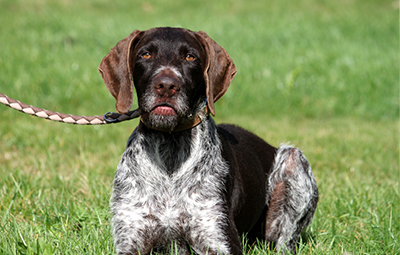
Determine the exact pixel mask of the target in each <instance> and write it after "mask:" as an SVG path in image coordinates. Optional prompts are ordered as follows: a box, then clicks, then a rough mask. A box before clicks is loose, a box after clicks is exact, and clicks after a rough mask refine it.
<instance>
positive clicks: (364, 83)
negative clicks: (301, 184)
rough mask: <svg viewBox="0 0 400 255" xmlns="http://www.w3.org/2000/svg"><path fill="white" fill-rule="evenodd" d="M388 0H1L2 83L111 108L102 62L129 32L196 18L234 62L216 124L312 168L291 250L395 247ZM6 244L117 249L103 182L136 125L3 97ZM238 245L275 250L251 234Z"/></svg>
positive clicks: (50, 100) (395, 123)
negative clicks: (41, 115) (285, 147)
mask: <svg viewBox="0 0 400 255" xmlns="http://www.w3.org/2000/svg"><path fill="white" fill-rule="evenodd" d="M398 15H399V9H398V2H393V1H372V0H363V1H361V0H355V1H345V0H340V1H324V0H320V1H317V0H304V1H289V0H283V1H270V2H263V1H240V0H231V1H212V0H203V1H190V2H189V1H184V0H177V1H173V2H171V1H165V0H164V1H153V0H151V1H147V2H139V1H106V0H100V1H94V0H85V1H79V2H78V1H67V0H62V1H55V0H35V1H26V0H25V1H23V0H2V1H0V22H1V23H2V24H3V25H2V29H1V30H0V42H1V47H0V70H1V71H0V73H1V75H0V92H2V93H5V94H7V95H9V96H11V97H14V98H17V99H19V100H21V101H23V102H26V103H29V104H33V105H36V106H39V107H45V108H48V109H51V110H56V111H60V112H67V113H74V114H83V115H92V114H102V113H105V112H107V111H110V110H112V109H113V107H114V104H115V102H114V99H113V98H112V97H111V96H110V95H109V93H108V91H107V89H106V88H105V86H104V85H103V83H102V80H101V77H100V75H99V74H98V72H97V66H98V64H99V63H100V61H101V59H102V57H104V56H105V54H107V53H108V51H109V49H110V48H111V47H112V46H114V45H115V44H116V43H117V42H118V41H119V40H121V39H122V38H124V37H125V36H127V35H128V34H129V33H130V32H131V31H132V30H134V29H147V28H150V27H154V26H182V27H187V28H190V29H192V30H204V31H206V32H207V33H208V34H209V35H210V36H211V37H212V38H214V39H215V40H216V41H217V42H218V43H220V44H221V45H222V46H223V47H224V48H225V49H226V50H227V51H228V53H229V54H230V56H231V57H232V58H233V60H234V61H235V64H236V66H237V67H238V75H237V76H236V77H235V79H234V81H233V83H232V85H231V88H230V89H229V90H228V92H227V94H226V95H225V96H224V97H223V98H222V99H221V100H220V101H219V102H218V103H217V105H216V113H217V117H216V121H217V122H218V123H221V122H230V123H235V124H239V125H241V126H243V127H245V128H247V129H249V130H251V131H253V132H255V133H257V134H258V135H259V136H261V137H262V138H264V139H265V140H267V141H269V142H270V143H271V144H273V145H276V146H277V145H279V144H280V143H282V142H287V141H290V142H291V143H292V144H294V145H296V146H298V147H300V148H302V149H303V151H304V152H305V154H306V156H307V158H308V160H309V161H310V162H311V165H312V167H313V171H314V175H315V176H316V179H317V183H318V187H319V191H320V202H319V204H318V208H317V211H316V215H315V218H314V220H313V222H312V224H311V226H310V227H309V228H308V229H307V231H306V232H305V233H304V235H303V237H302V240H301V243H300V246H299V251H300V252H299V253H300V254H399V253H400V247H399V245H400V244H399V242H400V237H399V232H400V226H399V222H400V219H399V214H400V213H399V211H400V208H399V182H398V180H399V74H398V72H399V71H398V70H399V50H398V45H399V32H398V31H399V24H398ZM0 117H1V121H0V254H113V253H114V250H113V243H112V236H111V230H110V225H109V222H110V213H109V208H108V203H109V197H110V194H111V182H112V179H113V175H114V172H115V168H116V166H117V164H118V161H119V158H120V156H121V154H122V152H123V150H124V146H125V143H126V140H127V138H128V137H129V135H130V133H131V132H132V130H133V129H134V127H135V126H136V124H137V122H136V121H131V122H129V123H121V124H118V125H110V126H101V127H86V126H71V125H66V124H61V123H54V122H49V121H44V120H40V119H35V118H32V117H30V116H27V115H22V114H21V113H19V112H16V111H13V110H11V109H9V108H7V107H2V106H0ZM245 253H246V254H270V253H271V252H270V251H268V249H266V247H264V246H263V245H261V244H258V245H253V246H251V248H247V249H246V250H245Z"/></svg>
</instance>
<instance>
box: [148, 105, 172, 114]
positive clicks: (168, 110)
mask: <svg viewBox="0 0 400 255" xmlns="http://www.w3.org/2000/svg"><path fill="white" fill-rule="evenodd" d="M153 113H154V114H157V115H175V114H176V113H175V110H174V108H172V107H169V106H157V107H156V108H155V109H154V110H153Z"/></svg>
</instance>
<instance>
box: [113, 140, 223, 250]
mask: <svg viewBox="0 0 400 255" xmlns="http://www.w3.org/2000/svg"><path fill="white" fill-rule="evenodd" d="M163 142H165V141H160V140H157V139H155V138H153V139H149V138H148V137H141V136H140V135H138V136H136V138H135V139H134V141H132V142H131V143H130V144H131V145H130V146H128V148H127V149H126V151H125V153H124V156H123V158H122V160H121V162H120V165H119V167H118V170H117V174H116V176H115V180H114V194H113V198H112V210H113V213H114V219H113V222H114V225H115V224H116V222H117V221H123V222H124V225H131V226H132V225H134V226H135V228H136V229H140V230H143V229H150V230H151V231H150V232H151V233H152V235H154V238H157V239H159V240H161V239H163V238H164V239H165V242H168V241H170V240H172V239H177V238H183V239H187V238H190V237H187V236H182V235H197V234H196V233H195V232H196V229H200V228H203V227H205V228H209V229H213V228H215V226H216V225H221V222H222V221H224V220H225V219H224V215H225V212H224V210H225V207H224V201H223V199H222V198H223V196H222V192H223V185H224V183H223V182H224V180H225V179H226V175H227V174H228V166H227V164H226V163H225V162H224V160H223V159H222V157H221V149H220V144H219V142H218V139H217V140H215V139H214V140H213V139H209V138H206V139H205V138H204V137H203V136H202V135H201V134H197V135H196V136H194V137H192V138H191V139H188V140H185V138H184V137H183V138H182V141H178V143H177V144H178V145H179V146H174V145H173V144H169V145H168V144H166V143H163ZM146 146H147V147H146ZM171 167H173V169H171ZM200 225H201V226H200ZM131 235H132V233H131Z"/></svg>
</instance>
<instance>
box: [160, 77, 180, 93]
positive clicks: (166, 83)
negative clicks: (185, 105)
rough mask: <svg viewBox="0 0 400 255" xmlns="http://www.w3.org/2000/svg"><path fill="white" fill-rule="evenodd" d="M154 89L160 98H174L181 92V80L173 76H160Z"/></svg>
mask: <svg viewBox="0 0 400 255" xmlns="http://www.w3.org/2000/svg"><path fill="white" fill-rule="evenodd" d="M154 89H155V90H156V91H157V94H159V95H160V96H168V97H172V96H173V95H175V94H176V92H178V91H179V89H180V86H179V80H178V79H177V78H175V77H171V76H160V77H158V78H156V79H155V80H154Z"/></svg>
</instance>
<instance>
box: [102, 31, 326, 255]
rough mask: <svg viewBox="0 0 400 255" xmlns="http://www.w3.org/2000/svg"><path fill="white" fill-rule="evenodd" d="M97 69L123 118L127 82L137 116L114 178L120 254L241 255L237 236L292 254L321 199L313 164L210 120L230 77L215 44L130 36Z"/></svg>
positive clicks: (175, 34) (186, 35)
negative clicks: (134, 92)
mask: <svg viewBox="0 0 400 255" xmlns="http://www.w3.org/2000/svg"><path fill="white" fill-rule="evenodd" d="M99 70H100V73H101V75H102V77H103V80H104V82H105V84H106V85H107V88H108V89H109V91H110V92H111V94H112V95H113V96H114V97H115V98H116V100H117V103H116V108H117V110H118V111H119V112H120V113H124V112H127V111H129V110H130V108H131V105H132V97H133V86H132V81H133V84H134V86H135V89H136V93H137V98H138V103H139V111H140V117H141V119H140V124H139V126H138V127H137V128H136V130H135V131H134V132H133V133H132V135H131V137H130V138H129V141H128V143H127V147H126V150H125V152H124V154H123V156H122V159H121V161H120V164H119V166H118V169H117V172H116V174H115V179H114V190H113V195H112V198H111V209H112V213H113V218H112V225H113V235H114V239H115V247H116V251H117V253H118V254H149V253H151V252H160V253H167V252H168V253H171V252H173V253H179V254H190V253H194V254H243V250H242V244H241V235H242V234H247V238H248V239H249V240H251V241H253V240H255V239H256V238H258V239H259V240H264V241H266V242H268V243H269V244H271V245H272V246H274V247H275V248H276V249H278V250H280V251H282V252H285V251H290V252H295V251H296V243H297V241H298V239H299V235H300V233H301V232H302V231H303V230H304V229H305V228H306V227H307V226H308V225H309V223H310V222H311V219H312V217H313V214H314V211H315V208H316V206H317V201H318V190H317V186H316V183H315V179H314V176H313V174H312V172H311V168H310V165H309V164H308V162H307V160H306V158H305V157H304V155H303V154H302V152H301V151H300V150H299V149H296V148H294V147H291V146H287V145H283V146H281V147H279V148H274V147H273V146H271V145H269V144H268V143H266V142H264V141H263V140H262V139H260V138H259V137H257V136H256V135H254V134H252V133H250V132H248V131H246V130H244V129H241V128H239V127H236V126H233V125H218V126H217V125H216V124H215V123H214V121H213V119H212V118H211V116H210V115H209V114H210V113H211V114H212V115H215V109H214V103H215V102H216V101H217V100H218V99H219V98H220V97H221V96H222V95H223V94H224V93H225V92H226V91H227V89H228V87H229V85H230V83H231V80H232V79H233V77H234V76H235V74H236V67H235V65H234V64H233V61H232V60H231V58H230V57H229V56H228V54H227V53H226V51H225V50H224V49H223V48H222V47H221V46H219V45H218V44H217V43H216V42H215V41H213V40H212V39H211V38H210V37H209V36H208V35H207V34H206V33H204V32H192V31H190V30H186V29H181V28H168V27H166V28H154V29H150V30H147V31H134V32H132V33H131V34H130V35H129V36H128V37H126V38H125V39H123V40H122V41H120V42H119V43H118V44H117V45H116V46H115V47H114V48H112V49H111V51H110V53H109V54H108V55H107V56H105V57H104V59H103V60H102V62H101V64H100V67H99Z"/></svg>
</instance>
